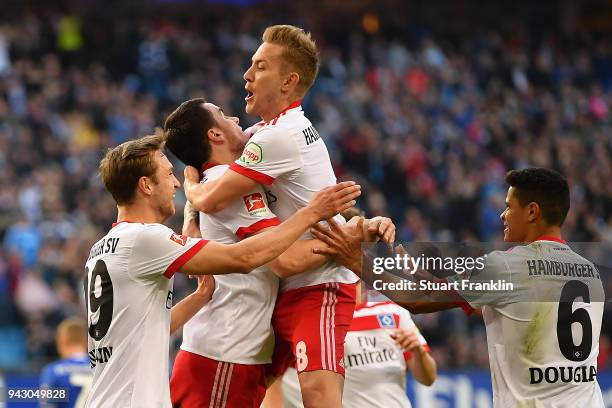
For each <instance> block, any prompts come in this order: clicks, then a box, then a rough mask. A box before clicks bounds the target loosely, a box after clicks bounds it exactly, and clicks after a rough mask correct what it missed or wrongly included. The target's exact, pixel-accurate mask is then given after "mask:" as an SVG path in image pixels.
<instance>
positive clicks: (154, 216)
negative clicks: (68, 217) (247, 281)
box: [84, 135, 360, 408]
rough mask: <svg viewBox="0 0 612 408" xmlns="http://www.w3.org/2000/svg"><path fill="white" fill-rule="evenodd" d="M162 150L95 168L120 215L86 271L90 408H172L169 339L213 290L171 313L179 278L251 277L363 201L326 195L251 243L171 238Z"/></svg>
mask: <svg viewBox="0 0 612 408" xmlns="http://www.w3.org/2000/svg"><path fill="white" fill-rule="evenodd" d="M163 145H164V141H163V136H161V135H154V136H146V137H143V138H140V139H136V140H132V141H129V142H126V143H123V144H121V145H119V146H117V147H116V148H114V149H111V150H109V151H108V152H107V154H106V156H105V157H104V158H103V159H102V161H101V162H100V174H101V176H102V180H103V182H104V185H105V186H106V188H107V190H108V191H109V192H110V193H111V194H112V196H113V198H114V199H115V201H116V202H117V209H118V214H117V222H116V223H114V224H113V226H112V228H111V229H110V231H109V232H108V234H107V235H106V236H104V237H103V238H102V239H101V240H100V241H98V242H97V243H96V244H94V246H93V247H92V249H91V251H90V254H89V258H88V259H87V262H86V266H85V280H84V288H85V298H86V300H87V321H88V326H89V329H88V332H89V339H88V354H89V359H90V364H91V366H92V367H93V372H94V378H93V385H92V388H91V392H90V393H89V398H88V400H87V406H88V407H91V408H94V407H109V406H114V407H146V408H150V407H170V406H171V402H170V391H169V384H168V376H167V373H168V348H169V339H170V332H171V331H173V330H176V329H177V328H179V327H181V326H182V325H183V324H184V323H185V322H186V321H187V320H189V319H190V318H191V317H192V316H193V315H194V314H195V313H196V312H197V311H198V310H199V309H200V308H201V307H202V306H203V305H204V304H205V303H207V302H208V301H209V298H210V294H211V292H212V287H213V282H212V279H209V280H208V281H207V282H205V286H206V288H205V290H204V296H201V295H199V293H194V294H192V295H190V296H189V297H187V298H186V299H183V300H182V301H181V302H179V303H178V304H177V305H175V306H174V307H172V285H173V276H174V274H175V273H176V272H178V271H181V272H184V273H187V274H190V275H213V274H229V273H248V272H251V271H252V270H253V269H255V268H257V267H259V266H261V265H263V264H265V263H267V262H269V261H271V260H273V259H274V258H276V257H277V256H278V255H280V254H281V253H283V252H284V251H285V250H286V249H287V248H288V247H289V246H290V245H291V244H292V243H293V242H295V241H296V240H297V239H298V238H299V237H300V236H301V235H302V234H303V233H304V232H305V231H306V230H307V229H308V228H309V227H310V226H311V225H313V224H315V223H317V222H319V221H321V220H323V219H327V218H329V217H332V216H333V215H334V214H336V213H337V212H339V211H343V210H345V209H346V208H349V207H351V206H352V205H354V203H355V201H354V200H353V199H355V198H356V197H357V196H358V195H359V193H360V192H359V186H356V185H355V183H353V182H346V183H340V184H338V185H334V186H331V187H329V188H326V189H323V190H322V191H320V192H319V193H317V194H316V195H315V198H314V200H313V201H312V202H311V203H310V204H309V205H308V206H307V207H305V208H303V209H302V210H300V211H298V212H297V213H296V214H295V215H294V216H293V217H291V218H290V219H289V220H287V221H286V222H284V223H283V224H282V225H279V226H278V227H277V228H274V229H273V230H270V231H265V232H263V233H262V234H260V235H259V236H258V237H257V239H253V238H248V239H245V240H243V241H241V242H238V243H235V244H229V245H224V244H220V243H216V242H214V241H207V240H203V239H194V238H190V237H187V236H184V235H177V234H175V233H174V232H173V231H172V230H171V229H170V228H168V227H166V226H164V225H163V224H162V223H163V222H164V221H165V220H166V219H167V218H168V217H170V216H171V215H173V214H174V212H175V208H174V201H173V197H174V195H175V193H176V190H177V189H178V188H179V186H180V184H179V182H178V180H177V179H176V177H175V176H174V173H173V167H172V164H171V163H170V161H169V160H168V159H167V157H166V156H165V155H164V153H163V150H162V149H163ZM198 291H199V290H198ZM198 291H197V292H198Z"/></svg>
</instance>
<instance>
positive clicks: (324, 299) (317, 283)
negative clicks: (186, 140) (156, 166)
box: [185, 25, 390, 408]
mask: <svg viewBox="0 0 612 408" xmlns="http://www.w3.org/2000/svg"><path fill="white" fill-rule="evenodd" d="M262 40H263V43H262V44H261V46H260V47H259V48H258V49H257V51H256V52H255V54H254V55H253V57H252V63H251V66H250V67H249V68H248V69H247V71H246V72H245V73H244V79H245V81H246V85H245V89H246V91H247V97H246V98H245V101H246V112H247V113H249V114H253V115H257V116H259V117H260V118H261V119H262V120H261V122H259V123H258V124H257V125H256V126H255V127H254V129H253V130H255V132H254V134H253V136H252V137H251V139H250V140H249V142H248V143H247V144H246V146H245V148H244V151H243V152H242V155H241V156H240V158H239V159H238V160H236V161H235V162H234V163H232V165H231V166H230V170H231V171H228V172H225V173H224V174H223V175H222V176H221V177H220V178H219V179H217V180H215V181H214V182H209V183H205V184H199V173H198V171H197V169H194V168H192V167H188V168H187V169H186V171H185V193H186V194H187V197H188V199H189V201H190V202H191V203H192V204H193V206H194V207H195V208H196V209H198V210H200V211H203V212H205V213H214V212H217V211H220V210H222V209H224V208H226V207H227V206H228V205H230V203H232V202H234V201H235V200H236V199H240V198H241V197H243V196H244V195H246V194H248V192H249V191H251V190H252V189H253V188H255V187H256V186H257V185H258V184H263V185H265V186H267V188H269V191H267V193H268V195H269V198H270V200H269V201H270V206H271V209H272V211H274V213H275V214H276V215H277V216H278V218H279V219H280V220H281V221H283V220H286V219H287V218H288V217H289V216H290V215H291V214H293V213H294V212H295V211H298V210H299V209H300V208H303V207H304V206H305V205H307V203H308V202H309V201H310V200H311V199H312V196H313V192H314V191H317V190H319V189H321V188H323V187H326V186H329V185H333V184H335V183H336V176H335V174H334V171H333V168H332V165H331V161H330V159H329V153H328V151H327V147H326V146H325V142H324V141H323V139H322V138H321V137H320V135H319V133H318V132H317V130H316V129H315V127H314V126H313V125H312V123H311V122H310V121H309V120H308V118H307V117H306V116H305V115H304V112H303V110H302V106H301V99H302V98H303V97H304V96H305V94H306V92H307V91H308V89H309V88H310V87H311V86H312V84H313V83H314V81H315V78H316V75H317V72H318V68H319V56H318V51H317V47H316V45H315V43H314V41H313V40H312V38H311V36H310V34H309V33H306V32H304V30H302V29H301V28H298V27H294V26H289V25H277V26H271V27H268V28H267V29H266V30H265V31H264V33H263V36H262ZM335 219H336V220H337V222H338V223H342V224H344V220H343V219H342V217H341V216H340V215H338V216H337V217H335ZM303 238H310V236H309V235H305V236H304V237H303ZM386 239H387V240H389V239H390V234H389V235H387V236H386ZM304 272H306V271H304ZM357 280H358V278H357V277H356V276H355V275H354V274H353V273H352V272H351V271H350V270H348V269H346V268H344V267H342V266H341V265H338V264H337V263H335V262H333V261H328V262H326V263H324V264H323V265H321V266H320V267H319V268H317V271H315V272H314V273H310V272H309V273H301V274H298V275H294V276H291V277H288V278H287V279H283V281H282V282H281V283H280V293H279V296H278V299H277V302H276V308H275V310H274V315H273V325H274V332H275V336H276V347H275V351H274V353H275V356H274V359H273V361H274V362H273V366H272V369H271V370H270V375H271V376H279V375H280V374H282V372H283V371H284V370H285V369H286V367H288V366H289V365H291V364H294V365H295V366H296V368H297V370H298V372H299V377H300V385H301V389H302V394H303V397H304V401H305V402H306V404H307V405H308V406H321V407H325V408H329V407H340V406H341V403H342V384H343V381H344V377H343V376H344V367H343V366H342V356H343V354H344V337H345V336H346V332H347V330H348V328H349V326H350V322H351V319H352V315H353V310H354V308H355V283H356V282H357Z"/></svg>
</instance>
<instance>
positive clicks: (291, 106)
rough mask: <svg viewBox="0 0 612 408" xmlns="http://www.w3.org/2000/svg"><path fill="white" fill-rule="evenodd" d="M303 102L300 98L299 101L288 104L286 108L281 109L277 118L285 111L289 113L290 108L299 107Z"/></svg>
mask: <svg viewBox="0 0 612 408" xmlns="http://www.w3.org/2000/svg"><path fill="white" fill-rule="evenodd" d="M301 104H302V101H301V100H300V99H298V100H297V101H295V102H293V103H292V104H291V105H289V106H287V107H286V108H285V109H283V110H282V111H281V113H279V114H278V116H277V117H276V118H275V119H278V118H279V117H280V116H282V115H284V114H285V113H287V111H288V110H289V109H293V108H297V107H298V106H300V105H301Z"/></svg>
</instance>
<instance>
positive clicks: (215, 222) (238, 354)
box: [164, 98, 394, 408]
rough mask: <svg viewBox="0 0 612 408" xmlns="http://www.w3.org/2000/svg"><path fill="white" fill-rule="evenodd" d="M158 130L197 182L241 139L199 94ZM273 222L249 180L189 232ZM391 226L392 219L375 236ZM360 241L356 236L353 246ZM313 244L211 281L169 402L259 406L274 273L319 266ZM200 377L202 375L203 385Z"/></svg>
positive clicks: (209, 177) (190, 326)
mask: <svg viewBox="0 0 612 408" xmlns="http://www.w3.org/2000/svg"><path fill="white" fill-rule="evenodd" d="M164 134H165V138H166V147H167V148H168V150H169V151H171V152H172V153H173V154H175V156H177V157H178V158H179V159H180V160H181V161H182V162H183V163H185V164H188V165H191V166H194V167H196V168H201V169H203V181H202V182H203V183H209V182H212V181H214V180H216V179H218V178H219V177H221V176H222V175H223V174H224V173H225V172H226V171H227V170H228V168H229V165H230V164H232V163H233V162H234V161H235V160H236V159H237V158H238V157H240V154H241V153H242V149H243V148H244V144H245V143H246V136H245V135H244V134H243V132H242V128H241V127H240V126H239V125H238V119H237V118H235V117H231V116H227V115H226V114H225V113H224V112H223V110H222V109H220V108H219V107H218V106H216V105H214V104H212V103H208V102H206V101H205V100H204V99H202V98H196V99H192V100H189V101H186V102H183V103H182V104H181V105H180V106H179V107H178V108H177V109H176V110H175V111H174V112H173V113H172V114H171V115H170V116H169V117H168V118H167V119H166V122H165V124H164ZM188 218H189V217H187V216H186V217H185V220H186V221H187V220H188ZM382 221H383V220H376V219H375V220H369V222H368V227H369V228H370V229H372V227H375V226H376V225H379V226H380V225H382ZM377 222H378V223H379V224H376V223H377ZM279 224H280V221H279V220H278V218H277V217H276V216H275V215H274V214H273V213H272V211H270V209H269V206H268V202H267V198H266V195H265V192H264V190H263V188H262V187H261V186H260V185H257V186H256V188H254V189H253V190H252V191H250V192H249V193H248V194H247V195H245V196H243V197H242V198H241V199H238V200H236V201H235V202H234V203H233V204H232V205H230V206H229V207H227V208H225V209H223V210H221V211H219V212H216V213H214V214H204V213H200V216H199V228H197V227H196V228H194V232H195V235H201V236H202V237H203V238H205V239H214V240H215V241H218V242H224V243H233V242H237V241H239V240H240V239H243V238H245V237H248V236H251V235H254V234H258V233H260V232H261V231H264V230H266V229H267V228H273V227H275V226H277V225H279ZM391 227H393V226H392V223H391V225H389V226H387V228H386V229H385V230H384V231H382V233H383V235H384V233H385V232H386V231H387V229H388V228H391ZM190 228H191V227H190ZM393 228H394V227H393ZM375 234H378V228H376V232H375ZM341 238H342V239H344V237H341ZM362 239H363V237H362V236H359V237H358V239H357V240H356V242H357V244H360V243H361V240H362ZM321 245H324V244H323V243H322V242H320V241H316V240H300V241H296V242H295V243H294V244H293V245H292V246H291V247H290V248H289V249H288V250H287V251H285V252H284V253H283V254H282V255H281V256H279V257H278V258H277V259H276V260H274V261H272V262H271V263H270V264H269V265H267V266H266V267H261V268H258V269H257V270H255V271H253V272H251V273H250V274H248V275H246V276H245V275H237V274H232V275H225V276H218V277H217V278H216V286H217V287H216V289H215V296H214V297H213V299H212V301H211V302H209V303H208V304H207V305H206V306H205V307H204V308H202V309H201V310H200V311H199V312H198V313H197V314H196V316H195V317H194V318H193V319H191V320H190V321H189V322H188V323H187V324H186V325H185V326H184V329H183V344H182V345H181V351H180V352H179V354H178V356H177V358H176V360H175V364H174V368H173V372H172V379H171V381H170V397H171V399H172V403H173V405H175V406H177V405H180V406H181V407H183V408H189V407H196V406H209V405H210V404H213V405H215V404H220V405H221V406H229V407H232V406H239V407H247V406H253V407H259V406H260V404H261V400H262V398H263V396H264V394H265V390H266V381H265V370H264V368H265V366H264V364H268V363H270V362H271V357H272V350H273V342H274V337H273V332H272V328H271V319H272V311H273V309H274V305H275V303H276V295H277V291H278V278H277V276H275V275H274V273H276V274H278V276H279V277H283V278H284V277H287V276H290V275H291V274H293V273H296V272H297V273H301V272H303V271H306V270H312V269H313V268H316V267H319V266H321V265H322V264H323V263H325V262H326V261H327V257H326V256H323V255H317V254H314V253H313V252H312V249H313V248H315V247H320V246H321ZM272 272H274V273H272ZM224 370H225V371H224ZM196 372H197V373H198V374H197V375H194V373H196ZM202 378H209V380H210V381H209V383H203V382H202ZM215 382H216V384H217V385H216V386H215Z"/></svg>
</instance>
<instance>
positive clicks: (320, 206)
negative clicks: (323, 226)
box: [305, 181, 361, 221]
mask: <svg viewBox="0 0 612 408" xmlns="http://www.w3.org/2000/svg"><path fill="white" fill-rule="evenodd" d="M360 195H361V186H360V185H359V184H357V183H355V182H354V181H344V182H342V183H338V184H336V185H334V186H330V187H326V188H324V189H323V190H321V191H319V192H318V193H316V194H315V195H314V197H313V198H312V200H311V201H310V203H308V205H307V206H306V207H305V208H306V209H307V210H310V211H312V212H313V214H314V215H315V216H316V217H317V221H322V220H327V219H329V218H332V217H333V216H334V215H336V214H338V213H340V212H342V211H344V210H346V209H347V208H351V207H352V206H354V205H355V199H356V198H357V197H359V196H360Z"/></svg>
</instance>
